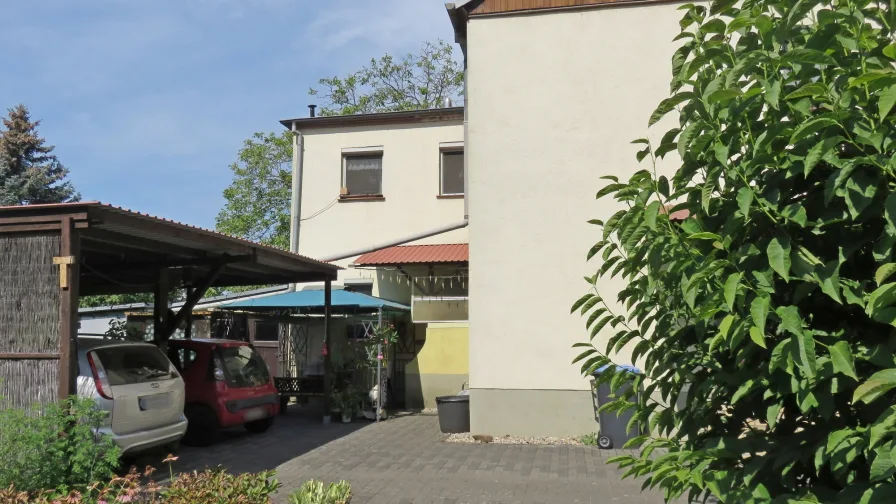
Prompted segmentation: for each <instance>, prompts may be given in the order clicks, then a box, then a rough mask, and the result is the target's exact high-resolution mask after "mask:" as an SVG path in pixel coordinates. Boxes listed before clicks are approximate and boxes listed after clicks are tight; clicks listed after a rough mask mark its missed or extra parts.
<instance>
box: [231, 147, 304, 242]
mask: <svg viewBox="0 0 896 504" xmlns="http://www.w3.org/2000/svg"><path fill="white" fill-rule="evenodd" d="M291 162H292V133H290V132H289V131H285V132H283V133H281V134H276V133H267V134H264V133H256V134H254V135H253V136H252V138H250V139H249V140H246V141H245V143H244V144H243V148H242V149H241V150H240V152H239V160H238V161H237V162H236V163H233V164H232V165H230V170H231V171H232V172H233V182H232V183H231V184H230V186H229V187H228V188H227V189H225V190H224V199H226V200H227V203H226V204H225V205H224V209H223V210H221V212H220V213H218V218H217V226H216V227H217V228H218V231H221V232H223V233H227V234H230V235H234V236H239V237H241V238H246V239H249V240H253V241H258V242H261V243H265V244H268V245H273V246H275V247H280V248H282V249H288V248H289V203H290V194H291V190H292V165H291Z"/></svg>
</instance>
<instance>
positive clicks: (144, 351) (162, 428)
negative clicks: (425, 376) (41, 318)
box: [78, 337, 187, 455]
mask: <svg viewBox="0 0 896 504" xmlns="http://www.w3.org/2000/svg"><path fill="white" fill-rule="evenodd" d="M78 370H79V372H78V395H79V396H81V397H89V398H93V399H94V400H95V401H96V404H97V406H98V407H99V408H100V409H102V410H104V411H107V412H109V415H107V417H106V421H105V424H104V425H103V426H102V427H101V428H100V434H103V435H106V436H109V437H111V438H112V439H113V440H115V443H116V444H117V445H118V446H119V447H120V448H121V452H122V455H131V454H134V453H137V452H140V451H144V450H148V449H151V448H157V447H169V448H173V447H174V445H176V444H177V443H178V442H179V441H180V439H181V438H182V437H183V436H184V433H186V431H187V419H186V417H185V416H184V395H185V394H184V381H183V379H181V377H180V374H178V372H177V370H176V369H175V368H174V365H173V364H171V361H169V360H168V358H167V357H166V356H165V354H164V353H162V351H161V350H159V348H158V347H156V346H155V345H151V344H148V343H136V342H126V341H117V340H109V339H103V338H87V337H79V338H78Z"/></svg>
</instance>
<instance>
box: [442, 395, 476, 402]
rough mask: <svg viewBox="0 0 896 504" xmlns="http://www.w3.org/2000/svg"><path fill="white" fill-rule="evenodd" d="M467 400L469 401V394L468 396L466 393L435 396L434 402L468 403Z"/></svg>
mask: <svg viewBox="0 0 896 504" xmlns="http://www.w3.org/2000/svg"><path fill="white" fill-rule="evenodd" d="M468 402H470V396H468V395H446V396H441V397H436V404H442V403H468Z"/></svg>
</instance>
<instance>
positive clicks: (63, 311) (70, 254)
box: [53, 216, 81, 399]
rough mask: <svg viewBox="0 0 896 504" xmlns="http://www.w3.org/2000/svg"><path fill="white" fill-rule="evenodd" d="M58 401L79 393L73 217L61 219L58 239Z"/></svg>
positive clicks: (77, 246)
mask: <svg viewBox="0 0 896 504" xmlns="http://www.w3.org/2000/svg"><path fill="white" fill-rule="evenodd" d="M59 249H60V250H59V257H56V258H54V259H53V262H54V263H55V264H58V265H59V399H65V398H66V397H69V396H72V395H75V394H76V393H77V392H78V283H79V282H78V280H79V277H80V274H79V269H78V263H79V262H80V261H79V259H80V256H81V252H80V242H79V240H78V231H77V230H75V223H74V220H73V219H72V217H71V216H65V217H63V218H62V222H61V226H60V236H59Z"/></svg>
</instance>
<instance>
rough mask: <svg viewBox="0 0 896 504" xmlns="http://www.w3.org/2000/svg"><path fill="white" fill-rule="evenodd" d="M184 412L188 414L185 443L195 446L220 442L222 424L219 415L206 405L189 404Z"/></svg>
mask: <svg viewBox="0 0 896 504" xmlns="http://www.w3.org/2000/svg"><path fill="white" fill-rule="evenodd" d="M184 414H185V415H186V416H187V421H188V422H189V423H188V424H187V435H186V436H184V443H185V444H192V445H195V446H209V445H213V444H215V443H217V442H218V438H219V437H220V436H221V426H220V425H218V416H217V415H215V412H214V411H212V410H211V409H209V408H207V407H205V406H188V407H187V408H186V409H185V411H184Z"/></svg>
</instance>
